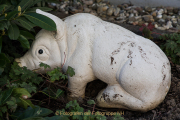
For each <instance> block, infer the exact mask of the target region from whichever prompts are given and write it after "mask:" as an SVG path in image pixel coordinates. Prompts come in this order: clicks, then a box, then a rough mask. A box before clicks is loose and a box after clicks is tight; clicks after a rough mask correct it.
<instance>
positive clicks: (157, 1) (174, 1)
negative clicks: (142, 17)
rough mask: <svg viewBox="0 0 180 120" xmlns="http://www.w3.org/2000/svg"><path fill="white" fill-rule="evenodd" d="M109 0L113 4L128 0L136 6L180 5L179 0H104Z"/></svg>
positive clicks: (127, 0) (127, 1)
mask: <svg viewBox="0 0 180 120" xmlns="http://www.w3.org/2000/svg"><path fill="white" fill-rule="evenodd" d="M105 1H109V2H110V3H112V4H114V5H119V4H122V3H129V1H130V2H131V3H132V4H133V5H136V6H152V7H157V6H172V7H178V8H179V7H180V0H105Z"/></svg>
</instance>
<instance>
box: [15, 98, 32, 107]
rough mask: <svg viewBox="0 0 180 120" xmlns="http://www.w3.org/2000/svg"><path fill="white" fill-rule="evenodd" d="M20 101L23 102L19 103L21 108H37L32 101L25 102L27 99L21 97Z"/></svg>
mask: <svg viewBox="0 0 180 120" xmlns="http://www.w3.org/2000/svg"><path fill="white" fill-rule="evenodd" d="M19 99H20V100H21V102H19V103H18V105H19V106H21V107H23V108H25V109H27V107H28V106H30V107H32V108H35V107H34V105H33V104H32V102H31V101H30V100H25V99H23V98H20V97H19Z"/></svg>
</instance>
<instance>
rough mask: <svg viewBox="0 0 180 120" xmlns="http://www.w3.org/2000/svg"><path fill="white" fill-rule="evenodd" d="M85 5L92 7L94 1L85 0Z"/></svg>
mask: <svg viewBox="0 0 180 120" xmlns="http://www.w3.org/2000/svg"><path fill="white" fill-rule="evenodd" d="M83 3H84V4H86V5H92V4H93V0H83Z"/></svg>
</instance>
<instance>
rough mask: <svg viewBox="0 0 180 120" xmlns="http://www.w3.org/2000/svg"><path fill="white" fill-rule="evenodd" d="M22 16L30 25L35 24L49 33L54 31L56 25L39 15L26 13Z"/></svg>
mask: <svg viewBox="0 0 180 120" xmlns="http://www.w3.org/2000/svg"><path fill="white" fill-rule="evenodd" d="M24 16H25V17H26V18H27V19H29V20H30V21H31V22H32V23H34V24H36V25H37V26H39V27H41V28H43V29H45V30H49V31H56V24H55V22H54V21H53V20H52V19H50V18H48V17H46V16H44V15H41V14H37V13H27V14H24Z"/></svg>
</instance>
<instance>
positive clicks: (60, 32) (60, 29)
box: [36, 9, 65, 39]
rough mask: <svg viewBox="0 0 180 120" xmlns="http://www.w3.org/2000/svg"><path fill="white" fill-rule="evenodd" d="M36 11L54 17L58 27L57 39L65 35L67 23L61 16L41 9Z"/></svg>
mask: <svg viewBox="0 0 180 120" xmlns="http://www.w3.org/2000/svg"><path fill="white" fill-rule="evenodd" d="M36 13H38V14H41V15H44V16H47V17H48V18H50V19H52V20H53V21H54V22H55V23H56V28H57V34H56V39H60V38H61V37H63V35H64V33H65V23H64V22H63V21H62V20H61V19H60V18H58V17H56V16H55V15H52V14H50V13H47V12H44V11H42V10H40V9H36Z"/></svg>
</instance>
